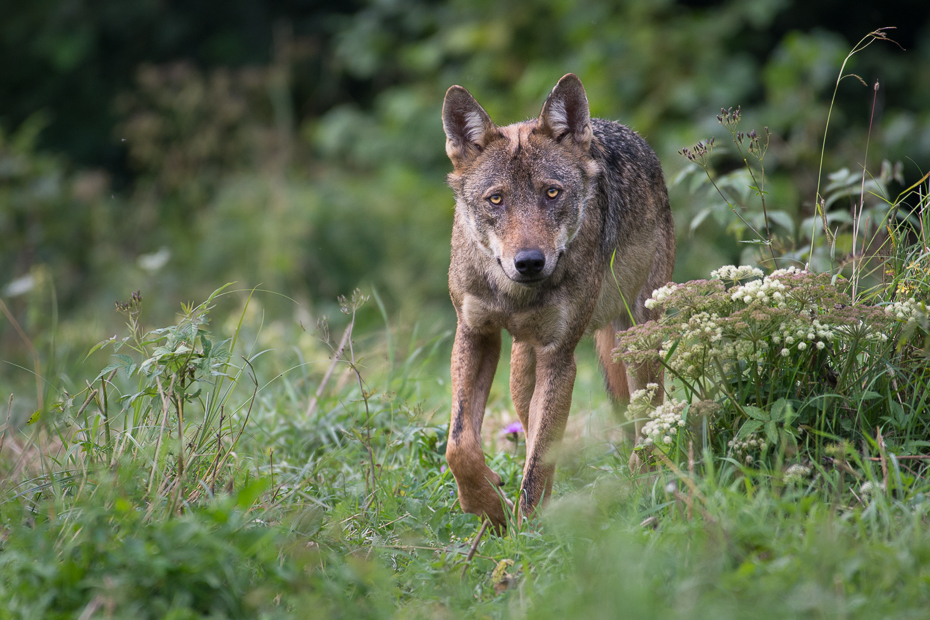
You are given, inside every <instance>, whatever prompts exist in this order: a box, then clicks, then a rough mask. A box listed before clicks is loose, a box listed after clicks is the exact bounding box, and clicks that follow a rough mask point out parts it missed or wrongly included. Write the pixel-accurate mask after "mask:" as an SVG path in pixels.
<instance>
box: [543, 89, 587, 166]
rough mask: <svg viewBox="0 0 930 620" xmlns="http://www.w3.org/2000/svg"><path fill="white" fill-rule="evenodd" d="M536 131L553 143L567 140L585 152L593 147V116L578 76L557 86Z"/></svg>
mask: <svg viewBox="0 0 930 620" xmlns="http://www.w3.org/2000/svg"><path fill="white" fill-rule="evenodd" d="M537 127H538V130H539V131H541V132H543V133H548V134H549V135H550V136H551V137H552V139H553V140H556V141H560V140H562V139H563V138H566V137H567V138H569V139H570V140H571V141H572V142H574V143H575V144H577V145H578V146H579V147H581V148H582V149H583V150H585V151H587V150H588V149H589V148H590V147H591V138H592V136H593V133H592V131H591V112H590V111H589V108H588V97H587V96H586V95H585V94H584V86H582V85H581V80H579V79H578V76H577V75H575V74H574V73H569V74H568V75H566V76H564V77H563V78H562V79H561V80H559V83H558V84H556V85H555V88H553V89H552V92H551V93H550V94H549V98H548V99H546V103H544V104H543V108H542V112H540V114H539V124H538V125H537Z"/></svg>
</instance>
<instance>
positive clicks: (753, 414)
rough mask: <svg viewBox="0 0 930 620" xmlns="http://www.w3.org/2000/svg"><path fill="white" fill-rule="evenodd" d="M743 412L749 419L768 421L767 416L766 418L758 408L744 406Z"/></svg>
mask: <svg viewBox="0 0 930 620" xmlns="http://www.w3.org/2000/svg"><path fill="white" fill-rule="evenodd" d="M743 412H744V413H745V414H746V415H748V416H749V417H750V418H753V419H756V420H761V421H763V422H767V421H768V420H769V416H767V415H766V414H765V412H764V411H762V410H761V409H759V408H758V407H751V406H746V407H743Z"/></svg>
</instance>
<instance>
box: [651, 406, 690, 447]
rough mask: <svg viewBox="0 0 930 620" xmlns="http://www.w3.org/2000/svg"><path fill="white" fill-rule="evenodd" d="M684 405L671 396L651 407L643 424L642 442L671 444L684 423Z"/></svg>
mask: <svg viewBox="0 0 930 620" xmlns="http://www.w3.org/2000/svg"><path fill="white" fill-rule="evenodd" d="M685 405H686V403H684V402H682V401H679V400H675V399H674V398H671V399H669V400H667V401H666V402H664V403H662V404H661V405H659V406H658V407H656V408H655V409H653V410H652V411H651V412H650V413H649V421H648V422H646V424H645V426H643V431H642V432H643V437H644V439H643V444H644V445H647V446H651V445H653V444H657V445H669V444H671V443H672V442H673V441H674V437H675V435H677V434H678V429H679V428H681V427H683V426H684V425H685V420H684V418H683V417H682V413H683V412H684V410H685Z"/></svg>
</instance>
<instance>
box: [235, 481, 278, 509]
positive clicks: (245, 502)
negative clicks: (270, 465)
mask: <svg viewBox="0 0 930 620" xmlns="http://www.w3.org/2000/svg"><path fill="white" fill-rule="evenodd" d="M270 483H271V481H270V480H269V479H268V478H257V479H255V480H252V481H251V482H249V483H248V484H246V485H245V486H244V487H242V488H241V489H239V493H238V494H236V506H237V507H238V508H241V509H242V510H248V509H249V508H251V507H252V504H254V503H255V500H256V499H258V496H259V495H261V494H262V493H263V492H264V491H265V489H267V488H268V486H269V484H270Z"/></svg>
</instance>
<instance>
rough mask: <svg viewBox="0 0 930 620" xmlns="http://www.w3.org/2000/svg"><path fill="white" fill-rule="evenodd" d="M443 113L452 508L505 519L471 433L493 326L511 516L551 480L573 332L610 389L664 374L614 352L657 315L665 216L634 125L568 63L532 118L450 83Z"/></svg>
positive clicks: (484, 389)
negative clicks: (609, 111)
mask: <svg viewBox="0 0 930 620" xmlns="http://www.w3.org/2000/svg"><path fill="white" fill-rule="evenodd" d="M442 124H443V129H444V131H445V135H446V154H447V155H448V156H449V159H450V160H451V161H452V167H453V171H452V173H450V174H449V176H448V179H447V180H448V183H449V186H450V187H451V188H452V191H453V193H454V196H455V215H454V220H453V227H452V260H451V265H450V267H449V292H450V296H451V297H452V303H453V305H454V306H455V312H456V315H457V318H458V322H457V327H456V331H455V341H454V344H453V348H452V363H451V367H452V419H451V422H450V424H449V438H448V443H447V447H446V459H447V462H448V464H449V468H450V470H451V471H452V474H453V476H454V477H455V481H456V484H457V485H458V493H459V503H460V505H461V507H462V509H463V510H464V511H466V512H470V513H475V514H478V515H481V516H482V517H484V518H485V519H487V520H488V521H490V523H491V525H492V526H494V528H496V530H497V531H498V532H501V533H503V532H505V531H506V527H507V516H506V512H507V511H509V510H510V508H511V507H512V504H511V503H510V502H509V500H507V499H506V498H505V497H504V495H503V494H502V492H501V491H500V489H499V487H500V486H501V485H502V481H501V477H500V476H499V475H498V474H497V473H495V472H494V471H492V470H491V469H490V468H489V467H488V465H487V464H486V462H485V458H484V452H483V449H482V444H481V425H482V422H483V419H484V411H485V406H486V404H487V399H488V393H489V391H490V389H491V382H492V380H493V378H494V373H495V370H496V368H497V363H498V360H499V358H500V351H501V331H502V330H504V329H506V330H507V331H508V332H509V333H510V335H511V337H512V340H513V345H512V348H511V358H510V393H511V397H512V399H513V404H514V408H515V409H516V412H517V416H518V417H519V419H520V422H521V423H522V424H523V428H524V429H525V432H526V462H525V466H524V469H523V481H522V484H521V488H520V496H519V502H518V508H519V511H520V512H519V514H518V515H517V518H520V516H519V515H524V516H530V515H531V514H532V513H533V512H534V510H535V508H536V507H537V505H538V504H539V503H540V501H541V500H542V501H544V500H547V499H548V498H549V495H550V494H551V492H552V481H553V475H554V473H555V462H554V459H553V449H554V448H555V447H557V445H558V444H559V442H560V441H561V439H562V436H563V434H564V431H565V425H566V422H567V420H568V414H569V409H570V408H571V399H572V387H573V385H574V381H575V355H574V352H575V347H576V346H577V344H578V342H579V341H580V340H581V338H582V337H583V336H584V335H585V334H593V336H594V341H595V346H596V349H597V352H598V358H599V360H600V363H601V365H602V367H603V370H604V376H605V383H606V386H607V390H608V392H609V393H610V394H611V395H612V398H613V400H615V401H616V402H617V403H623V402H625V401H628V399H629V395H630V393H631V392H632V391H635V390H638V389H641V388H643V387H645V386H646V384H648V383H650V382H659V383H661V377H662V374H661V368H659V367H656V366H654V365H649V364H644V365H641V366H637V367H626V366H625V365H624V364H623V363H622V362H620V361H615V360H614V359H613V356H612V352H613V350H614V349H615V348H616V346H617V341H616V337H617V333H618V332H620V331H623V330H625V329H628V328H629V327H630V326H632V325H634V324H639V323H642V322H645V321H648V320H650V319H654V318H657V317H656V315H655V313H654V311H652V310H650V309H648V308H646V306H645V301H646V300H647V299H649V297H650V296H651V294H652V292H653V291H654V290H655V289H656V288H659V287H660V286H663V285H664V284H666V283H667V282H669V281H670V280H671V276H672V268H673V266H674V263H675V230H674V222H673V220H672V213H671V209H670V207H669V200H668V191H667V189H666V185H665V179H664V177H663V174H662V168H661V166H660V164H659V160H658V158H657V157H656V155H655V153H654V152H653V150H652V149H651V148H650V147H649V145H647V144H646V142H645V141H644V140H643V139H642V138H641V137H639V135H637V134H636V133H635V132H633V131H632V130H631V129H629V128H627V127H625V126H623V125H621V124H619V123H616V122H612V121H608V120H601V119H592V118H590V111H589V106H588V99H587V95H586V94H585V90H584V86H583V85H582V83H581V80H579V79H578V77H577V76H575V75H574V74H571V73H570V74H568V75H565V76H564V77H563V78H562V79H561V80H559V82H558V83H557V84H556V86H555V88H554V89H553V90H552V92H551V94H550V95H549V97H548V98H547V99H546V102H545V103H544V104H543V107H542V111H541V112H540V114H539V117H538V118H536V119H532V120H528V121H524V122H519V123H515V124H512V125H507V126H505V127H499V126H497V125H495V124H494V123H493V122H492V121H491V118H490V117H489V116H488V114H487V112H485V110H484V109H483V108H482V107H481V106H480V105H479V104H478V102H477V101H476V100H475V98H474V97H472V95H471V94H470V93H469V92H468V91H467V90H466V89H464V88H462V87H461V86H452V87H451V88H449V90H448V91H447V92H446V96H445V100H444V102H443V106H442ZM657 392H658V394H657V396H656V403H655V404H657V405H658V404H660V403H661V398H662V394H661V392H662V391H661V390H657ZM635 430H636V436H639V431H640V424H639V423H637V424H636V429H635ZM635 458H636V457H635V455H634V459H633V463H634V465H635ZM505 507H506V508H507V510H506V511H505Z"/></svg>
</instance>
